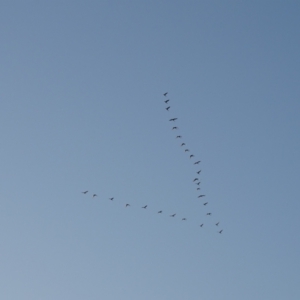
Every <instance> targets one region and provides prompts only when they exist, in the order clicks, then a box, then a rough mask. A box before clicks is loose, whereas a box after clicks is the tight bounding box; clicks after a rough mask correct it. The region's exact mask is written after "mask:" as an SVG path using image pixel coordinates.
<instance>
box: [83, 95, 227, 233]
mask: <svg viewBox="0 0 300 300" xmlns="http://www.w3.org/2000/svg"><path fill="white" fill-rule="evenodd" d="M167 95H168V92H166V93H164V94H163V96H164V97H167ZM164 103H165V104H166V105H168V106H167V107H165V110H166V111H167V113H168V114H169V113H170V112H171V111H172V110H171V108H172V107H171V103H170V99H167V100H164ZM177 120H178V118H177V117H171V118H169V122H171V123H172V127H171V131H173V130H175V131H176V132H178V131H179V127H178V126H177V124H176V126H174V123H176V121H177ZM175 138H176V139H180V140H183V137H182V135H180V134H178V133H177V134H176V136H175ZM179 145H180V146H181V147H182V148H183V149H184V151H183V153H188V157H189V160H190V161H192V164H193V165H194V168H195V167H197V169H196V171H194V172H195V173H196V174H197V175H198V176H199V175H200V173H201V172H202V170H201V169H200V168H199V165H200V163H201V160H196V159H195V155H194V154H191V151H190V149H189V148H187V147H186V143H185V142H184V141H183V142H181V143H180V144H179ZM192 182H193V183H194V184H195V185H196V190H197V191H199V190H201V188H200V184H201V181H200V179H199V177H195V178H194V179H193V180H192ZM81 193H82V194H84V195H87V193H88V191H83V192H81ZM97 196H98V195H97V194H95V193H94V194H92V198H95V197H97ZM204 197H206V195H205V194H202V193H201V194H200V195H198V196H197V199H199V200H201V199H203V198H204ZM114 199H115V198H114V197H110V198H108V200H111V201H113V200H114ZM197 201H198V200H197ZM202 204H203V207H204V208H205V209H206V208H207V207H209V201H205V202H204V203H202ZM123 205H124V207H125V208H130V207H131V205H130V203H125V204H123ZM140 208H142V209H145V210H148V204H145V205H144V206H141V207H140ZM149 208H150V206H149ZM156 213H157V214H163V211H162V210H156ZM204 215H205V217H207V218H209V217H210V216H211V215H212V213H211V211H206V212H205V214H204ZM168 216H169V217H171V218H175V217H176V216H177V213H172V214H168ZM179 220H181V221H187V220H188V218H187V217H186V216H182V217H180V218H179ZM219 224H220V222H219V221H218V222H216V223H215V224H214V226H216V227H218V228H219V229H220V227H219ZM199 227H200V228H202V227H205V222H201V223H200V222H199ZM217 232H218V233H219V234H221V233H222V232H223V229H221V230H218V231H217Z"/></svg>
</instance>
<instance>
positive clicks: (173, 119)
mask: <svg viewBox="0 0 300 300" xmlns="http://www.w3.org/2000/svg"><path fill="white" fill-rule="evenodd" d="M177 119H178V118H172V119H170V120H169V121H173V122H175V121H176V120H177Z"/></svg>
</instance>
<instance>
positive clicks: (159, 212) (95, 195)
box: [81, 191, 223, 233]
mask: <svg viewBox="0 0 300 300" xmlns="http://www.w3.org/2000/svg"><path fill="white" fill-rule="evenodd" d="M81 193H82V194H84V195H87V194H88V193H89V191H83V192H81ZM96 197H98V195H97V194H92V198H96ZM107 199H108V200H110V201H114V200H115V198H114V197H110V198H107ZM124 207H125V208H129V207H132V205H131V204H130V203H125V205H124ZM140 208H142V209H147V208H148V205H147V204H146V205H144V206H141V207H140ZM156 213H157V214H163V211H162V210H158V211H156ZM206 215H208V216H210V215H211V213H207V214H206ZM175 216H178V214H177V213H173V214H170V215H169V217H172V218H175ZM187 220H188V219H187V218H186V217H181V221H187ZM215 225H216V226H219V222H217V223H216V224H215ZM199 226H200V227H201V228H202V227H203V226H204V223H201V224H200V225H199ZM218 232H219V233H222V232H223V230H220V231H218Z"/></svg>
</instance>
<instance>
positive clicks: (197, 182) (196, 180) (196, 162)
mask: <svg viewBox="0 0 300 300" xmlns="http://www.w3.org/2000/svg"><path fill="white" fill-rule="evenodd" d="M167 95H168V92H166V93H164V94H163V96H164V97H165V98H167ZM164 103H165V105H167V106H166V107H165V109H166V111H167V112H170V111H171V106H170V99H166V100H164ZM177 120H178V118H177V117H172V118H170V119H169V122H171V123H173V124H172V128H171V130H172V131H175V132H178V131H179V127H178V126H177V124H176V121H177ZM175 137H176V139H179V140H180V141H181V142H180V147H181V148H183V149H184V153H187V154H188V156H189V158H190V159H191V160H192V163H193V165H194V166H197V167H198V166H200V163H201V160H198V159H196V158H195V155H194V154H193V153H192V152H191V151H190V149H189V148H188V147H187V145H186V143H185V142H184V140H183V137H182V135H181V134H177V133H176V136H175ZM201 172H202V170H201V169H200V168H198V169H197V171H196V172H195V174H197V175H195V178H194V179H193V183H194V184H195V185H196V190H197V191H198V192H199V191H200V190H201V188H200V184H201V181H200V179H199V176H200V173H201ZM205 196H206V195H204V194H202V193H200V194H199V195H198V196H197V198H198V199H200V200H201V199H202V200H204V199H205V198H204V197H205ZM202 204H203V206H204V207H205V208H206V207H207V205H208V204H209V202H208V201H203V203H202ZM206 215H207V216H211V215H212V213H211V212H210V211H207V212H206ZM219 224H220V222H219V221H218V222H217V223H215V225H216V226H219ZM203 225H204V223H202V224H200V227H203ZM218 232H219V233H222V232H223V229H221V230H220V231H218Z"/></svg>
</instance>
